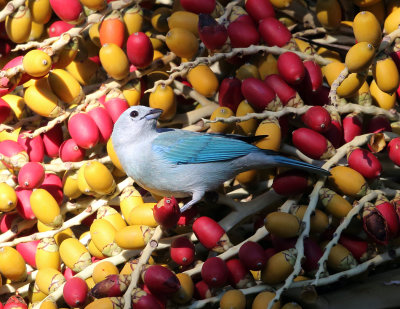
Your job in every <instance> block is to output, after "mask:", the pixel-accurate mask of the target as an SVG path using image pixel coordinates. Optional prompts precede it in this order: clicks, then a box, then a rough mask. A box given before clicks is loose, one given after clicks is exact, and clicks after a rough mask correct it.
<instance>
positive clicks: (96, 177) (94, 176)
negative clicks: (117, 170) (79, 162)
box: [83, 161, 116, 194]
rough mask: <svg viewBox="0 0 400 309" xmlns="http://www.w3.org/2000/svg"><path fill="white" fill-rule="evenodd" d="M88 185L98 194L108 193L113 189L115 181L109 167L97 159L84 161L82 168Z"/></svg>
mask: <svg viewBox="0 0 400 309" xmlns="http://www.w3.org/2000/svg"><path fill="white" fill-rule="evenodd" d="M83 173H84V176H85V180H86V182H87V184H88V185H89V187H90V188H91V189H92V190H93V191H95V192H96V193H99V194H110V193H112V192H114V190H115V186H116V184H115V181H114V177H113V176H112V174H111V172H110V171H109V169H108V168H107V167H106V166H105V165H104V164H103V163H100V162H98V161H90V162H88V163H86V166H85V168H84V170H83Z"/></svg>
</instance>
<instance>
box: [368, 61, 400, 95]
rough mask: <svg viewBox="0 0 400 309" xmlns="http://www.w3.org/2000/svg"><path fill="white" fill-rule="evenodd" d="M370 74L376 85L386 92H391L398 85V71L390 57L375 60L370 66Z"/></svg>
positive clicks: (399, 80)
mask: <svg viewBox="0 0 400 309" xmlns="http://www.w3.org/2000/svg"><path fill="white" fill-rule="evenodd" d="M372 74H373V76H374V80H375V82H376V85H377V86H378V87H379V89H380V90H382V91H383V92H386V93H387V94H390V95H391V94H393V92H395V91H396V90H397V88H398V87H399V82H400V76H399V71H398V69H397V66H396V63H395V62H394V61H393V59H392V58H391V57H387V58H385V59H382V60H378V61H376V63H374V65H373V66H372Z"/></svg>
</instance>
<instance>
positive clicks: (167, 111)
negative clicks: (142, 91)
mask: <svg viewBox="0 0 400 309" xmlns="http://www.w3.org/2000/svg"><path fill="white" fill-rule="evenodd" d="M149 106H150V107H151V108H161V109H162V110H163V112H162V114H161V116H160V118H159V119H160V120H161V121H163V120H165V121H167V120H171V119H172V118H174V116H175V114H176V108H177V104H176V100H175V94H174V90H173V89H172V88H171V87H170V86H168V85H167V86H163V85H158V86H157V88H156V90H154V92H152V93H151V94H150V97H149Z"/></svg>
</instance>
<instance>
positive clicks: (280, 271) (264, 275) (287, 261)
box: [261, 248, 297, 284]
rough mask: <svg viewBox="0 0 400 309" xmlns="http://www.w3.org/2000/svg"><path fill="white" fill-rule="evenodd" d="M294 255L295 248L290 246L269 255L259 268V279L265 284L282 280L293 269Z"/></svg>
mask: <svg viewBox="0 0 400 309" xmlns="http://www.w3.org/2000/svg"><path fill="white" fill-rule="evenodd" d="M296 255H297V251H296V249H294V248H291V249H288V250H284V251H281V252H278V253H276V254H274V255H273V256H271V257H270V258H269V259H268V260H267V263H266V264H265V266H264V268H263V269H262V270H261V280H262V281H263V282H264V283H266V284H277V283H280V282H282V281H284V280H285V279H286V278H287V277H288V276H289V275H290V274H291V273H292V271H293V265H294V262H295V261H296Z"/></svg>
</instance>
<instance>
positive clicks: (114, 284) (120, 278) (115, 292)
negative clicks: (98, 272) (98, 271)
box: [90, 274, 131, 298]
mask: <svg viewBox="0 0 400 309" xmlns="http://www.w3.org/2000/svg"><path fill="white" fill-rule="evenodd" d="M130 280H131V275H130V274H129V275H126V274H125V275H108V276H107V277H106V278H105V279H104V280H102V281H100V282H97V283H96V285H95V286H94V287H93V288H92V289H91V290H90V295H91V296H93V297H94V298H102V297H115V296H122V295H123V294H124V292H125V291H126V289H127V287H128V285H129V283H130Z"/></svg>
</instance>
